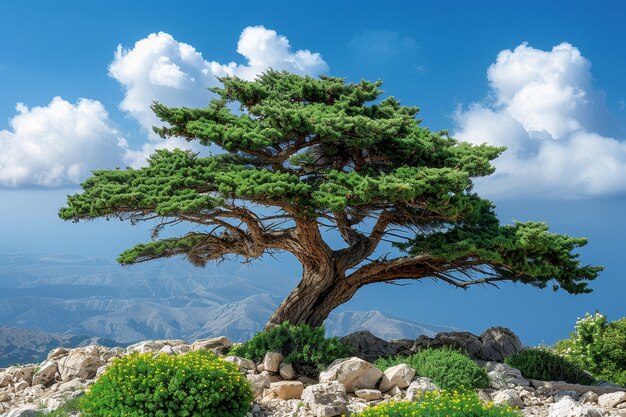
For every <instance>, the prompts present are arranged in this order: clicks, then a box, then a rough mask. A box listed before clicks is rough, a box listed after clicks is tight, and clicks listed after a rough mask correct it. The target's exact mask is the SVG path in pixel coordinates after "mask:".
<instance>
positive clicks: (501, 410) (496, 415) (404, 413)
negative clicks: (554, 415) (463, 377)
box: [354, 390, 521, 417]
mask: <svg viewBox="0 0 626 417" xmlns="http://www.w3.org/2000/svg"><path fill="white" fill-rule="evenodd" d="M354 416H355V417H356V416H358V417H520V416H521V414H520V413H519V412H518V411H517V410H515V409H513V408H511V407H508V406H504V405H494V404H493V403H487V404H485V403H483V402H482V401H480V399H479V398H478V395H477V394H476V393H474V392H471V391H462V392H458V391H452V392H450V391H446V390H441V391H430V392H424V393H421V394H420V395H419V396H418V398H417V400H416V401H415V402H407V401H402V402H389V403H384V404H380V405H377V406H374V407H371V408H367V409H365V410H363V411H362V412H360V413H357V414H355V415H354Z"/></svg>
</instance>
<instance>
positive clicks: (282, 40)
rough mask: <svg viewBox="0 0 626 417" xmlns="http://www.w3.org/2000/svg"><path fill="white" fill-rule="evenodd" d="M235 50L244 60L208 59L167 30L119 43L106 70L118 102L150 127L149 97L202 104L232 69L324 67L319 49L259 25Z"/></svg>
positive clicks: (244, 74)
mask: <svg viewBox="0 0 626 417" xmlns="http://www.w3.org/2000/svg"><path fill="white" fill-rule="evenodd" d="M237 52H238V53H239V54H241V55H242V56H243V57H244V58H245V60H246V63H244V64H237V63H234V62H230V63H227V64H221V63H219V62H215V61H207V60H205V59H204V57H203V56H202V54H201V53H200V52H199V51H197V50H196V49H195V48H194V47H193V46H191V45H188V44H186V43H183V42H179V41H177V40H176V39H174V37H173V36H172V35H170V34H168V33H164V32H159V33H153V34H150V35H149V36H148V37H147V38H144V39H141V40H139V41H137V42H136V43H135V45H134V46H133V47H132V48H130V49H125V48H123V47H122V46H121V45H120V46H118V48H117V51H116V53H115V58H114V60H113V62H112V63H111V65H110V66H109V75H110V76H111V77H113V78H115V79H116V80H117V81H119V82H120V83H121V84H122V86H123V88H124V90H125V96H124V100H123V101H122V103H121V105H120V108H121V109H122V110H124V111H126V112H128V113H129V114H130V115H131V116H132V117H134V118H135V119H137V121H138V122H139V123H140V124H141V126H142V127H144V128H145V129H146V130H147V131H151V129H152V126H154V125H158V124H159V120H158V119H157V118H156V117H155V116H154V115H153V113H152V111H151V110H150V105H151V104H152V102H153V101H159V102H162V103H163V104H166V105H168V106H187V107H193V106H205V105H206V104H207V103H208V101H209V100H210V98H211V95H210V93H209V92H208V91H207V88H208V87H213V86H216V85H217V84H218V81H217V79H216V77H222V76H225V75H236V76H239V77H241V78H244V79H248V80H250V79H254V77H256V76H257V75H259V74H261V73H262V72H263V71H265V70H267V69H269V68H273V69H277V70H287V71H290V72H294V73H297V74H309V75H314V76H315V75H319V74H321V73H323V72H325V71H327V70H328V66H327V65H326V62H325V61H324V60H323V59H322V57H321V55H320V54H319V53H313V52H311V51H309V50H306V49H304V50H297V51H295V52H294V51H293V50H292V48H291V45H290V44H289V40H288V39H287V38H286V37H284V36H282V35H278V34H277V33H276V32H275V31H273V30H269V29H266V28H264V27H263V26H255V27H247V28H245V29H244V30H243V32H242V33H241V36H240V37H239V42H238V44H237ZM151 138H152V139H153V140H157V138H156V137H155V136H151Z"/></svg>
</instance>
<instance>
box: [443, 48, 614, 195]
mask: <svg viewBox="0 0 626 417" xmlns="http://www.w3.org/2000/svg"><path fill="white" fill-rule="evenodd" d="M590 68H591V63H590V62H589V61H588V60H587V59H586V58H584V57H583V56H582V55H581V53H580V51H579V50H578V49H577V48H576V47H574V46H572V45H570V44H569V43H562V44H560V45H557V46H555V47H553V48H552V50H551V51H542V50H539V49H535V48H532V47H530V46H528V45H527V44H522V45H520V46H518V47H517V48H515V50H513V51H511V50H504V51H502V52H500V53H499V54H498V57H497V59H496V62H495V63H493V64H492V65H491V66H490V67H489V69H488V71H487V77H488V79H489V83H490V87H491V89H490V92H489V97H490V100H489V102H488V103H473V104H471V105H470V106H469V107H468V108H467V109H459V110H458V111H457V112H456V114H455V119H456V121H457V123H458V130H457V132H455V136H456V137H457V138H458V139H461V140H465V141H469V142H473V143H484V142H487V143H490V144H494V145H498V146H506V147H507V148H508V149H507V151H505V153H504V154H503V155H502V156H501V157H500V158H498V159H497V160H496V161H495V166H496V174H494V175H493V176H491V177H489V178H486V179H480V180H479V181H477V184H478V186H479V187H480V188H482V190H483V192H485V193H487V194H490V195H507V196H558V197H566V196H567V197H581V196H595V195H604V194H611V193H619V192H624V191H626V144H625V143H623V142H621V141H619V140H617V139H615V138H611V137H605V136H603V135H601V134H599V133H597V129H596V127H597V126H599V125H600V124H601V123H602V120H603V117H604V114H603V113H604V112H605V105H604V96H603V94H602V93H600V92H596V91H594V90H593V86H592V75H591V71H590Z"/></svg>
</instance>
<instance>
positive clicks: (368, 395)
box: [354, 385, 395, 401]
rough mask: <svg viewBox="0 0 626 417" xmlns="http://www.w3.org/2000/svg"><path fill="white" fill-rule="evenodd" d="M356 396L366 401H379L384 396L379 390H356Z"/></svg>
mask: <svg viewBox="0 0 626 417" xmlns="http://www.w3.org/2000/svg"><path fill="white" fill-rule="evenodd" d="M394 386H395V385H394ZM354 395H356V396H357V397H359V398H363V399H364V400H365V401H374V400H379V399H380V398H382V396H383V394H382V392H380V391H379V390H377V389H356V390H354Z"/></svg>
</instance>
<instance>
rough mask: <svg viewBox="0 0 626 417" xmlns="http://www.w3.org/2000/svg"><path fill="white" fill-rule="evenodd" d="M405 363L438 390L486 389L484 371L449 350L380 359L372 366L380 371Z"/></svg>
mask: <svg viewBox="0 0 626 417" xmlns="http://www.w3.org/2000/svg"><path fill="white" fill-rule="evenodd" d="M400 363H405V364H407V365H409V366H410V367H411V368H413V369H415V372H416V373H417V375H419V376H425V377H427V378H430V379H431V380H432V381H433V383H434V384H436V385H437V386H438V387H439V388H443V389H446V390H460V389H463V388H466V389H469V388H487V387H488V386H489V378H488V377H487V372H486V371H485V370H484V369H483V368H482V367H481V366H479V365H478V364H476V362H474V361H473V360H471V359H470V358H469V357H468V356H466V355H464V354H463V353H461V352H459V351H457V350H454V349H450V348H441V349H424V350H421V351H419V352H417V353H415V354H413V355H411V356H397V357H395V358H387V359H384V358H381V359H378V360H377V361H376V366H377V367H378V368H380V369H381V370H382V371H385V370H386V369H387V368H390V367H392V366H395V365H398V364H400Z"/></svg>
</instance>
